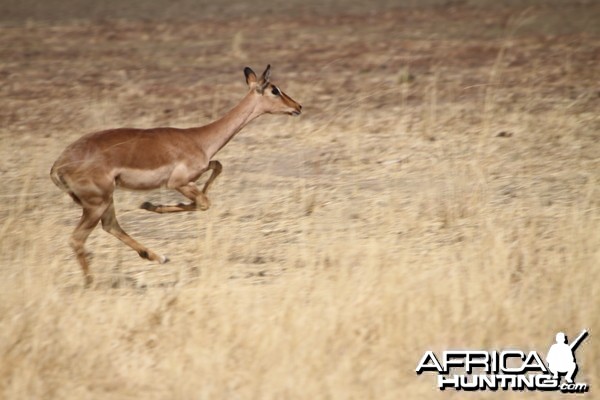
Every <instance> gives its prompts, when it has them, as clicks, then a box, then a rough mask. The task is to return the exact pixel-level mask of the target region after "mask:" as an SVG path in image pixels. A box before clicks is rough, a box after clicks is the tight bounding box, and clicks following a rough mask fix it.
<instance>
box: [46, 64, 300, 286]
mask: <svg viewBox="0 0 600 400" xmlns="http://www.w3.org/2000/svg"><path fill="white" fill-rule="evenodd" d="M270 73H271V66H270V65H268V66H267V68H266V69H265V71H264V72H263V74H262V76H261V77H260V78H257V76H256V74H255V73H254V71H252V69H250V68H248V67H246V68H245V69H244V75H245V76H246V83H247V84H248V87H249V92H248V94H247V95H246V96H245V97H244V98H243V99H242V101H241V102H240V103H239V104H238V105H237V106H235V107H234V108H233V109H232V110H230V111H229V112H228V113H227V114H225V115H224V116H223V117H222V118H221V119H219V120H217V121H215V122H212V123H210V124H208V125H205V126H201V127H198V128H188V129H177V128H152V129H133V128H119V129H111V130H106V131H101V132H94V133H90V134H87V135H85V136H83V137H81V138H80V139H78V140H77V141H75V142H74V143H72V144H71V145H69V146H68V147H67V148H66V149H65V150H64V151H63V153H62V154H61V155H60V157H59V158H58V160H56V162H55V163H54V165H53V166H52V170H51V171H50V176H51V178H52V181H53V182H54V184H56V186H58V187H59V188H60V189H61V190H63V191H65V192H66V193H68V194H69V195H70V196H71V198H72V199H73V200H74V201H75V203H77V204H79V205H80V206H81V208H82V209H83V213H82V215H81V219H80V220H79V223H78V224H77V227H76V228H75V230H74V231H73V234H72V235H71V241H70V243H71V246H72V247H73V250H74V251H75V255H76V256H77V260H78V261H79V264H80V265H81V269H82V271H83V275H84V280H85V285H86V286H89V285H90V284H91V283H92V281H93V278H92V275H91V274H90V270H89V263H88V260H87V258H86V252H85V248H84V245H85V241H86V240H87V238H88V236H89V235H90V233H91V232H92V231H93V230H94V228H95V227H96V225H98V222H99V221H102V229H104V230H105V231H106V232H108V233H110V234H112V235H114V236H115V237H116V238H117V239H119V240H121V241H122V242H123V243H125V244H126V245H128V246H129V247H131V248H132V249H134V250H135V251H137V252H138V254H139V255H140V257H142V258H146V259H148V260H150V261H156V262H158V263H161V264H163V263H166V262H167V261H169V259H168V258H167V257H165V256H164V255H160V254H158V253H155V252H154V251H152V250H150V249H148V248H147V247H145V246H143V245H142V244H140V243H138V242H137V241H136V240H134V239H133V238H132V237H131V236H129V235H128V234H127V233H126V232H125V231H124V230H123V228H121V226H119V223H118V222H117V218H116V215H115V206H114V203H113V192H114V190H115V188H118V187H121V188H127V189H134V190H150V189H156V188H160V187H167V188H169V189H175V190H177V191H178V192H179V193H181V194H182V195H183V196H185V197H187V198H188V199H189V200H191V201H190V202H189V203H187V204H184V203H179V204H176V205H162V204H151V203H149V202H145V203H143V204H142V205H141V208H143V209H145V210H148V211H153V212H156V213H171V212H180V211H197V210H202V211H204V210H207V209H208V208H209V207H210V201H209V200H208V197H207V196H206V194H207V192H208V189H209V188H210V186H211V184H212V183H213V182H214V180H215V179H216V178H217V176H219V174H220V173H221V170H222V168H223V167H222V165H221V163H220V162H219V161H216V160H212V158H213V157H214V156H215V154H217V152H218V151H219V150H221V149H222V148H223V146H225V145H226V144H227V143H228V142H229V141H230V140H231V139H232V138H233V136H235V134H236V133H238V132H239V131H240V130H241V129H242V128H243V127H244V126H246V124H248V123H249V122H250V121H252V120H253V119H255V118H257V117H258V116H260V115H262V114H289V115H299V114H300V113H301V111H302V106H301V105H300V104H298V103H297V102H296V101H294V100H292V98H291V97H289V96H288V95H286V94H285V93H284V92H282V91H281V90H280V89H279V88H278V87H277V86H275V85H274V84H273V83H271V82H270V81H269V76H270ZM208 170H211V171H212V173H211V175H210V177H209V178H208V180H207V181H206V183H205V184H204V187H203V188H202V189H199V188H198V186H196V183H195V182H196V180H197V179H198V178H199V177H200V176H201V175H202V174H203V173H205V172H206V171H208Z"/></svg>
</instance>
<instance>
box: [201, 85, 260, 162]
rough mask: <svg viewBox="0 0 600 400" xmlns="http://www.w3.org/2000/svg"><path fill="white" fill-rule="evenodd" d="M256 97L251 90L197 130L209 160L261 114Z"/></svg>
mask: <svg viewBox="0 0 600 400" xmlns="http://www.w3.org/2000/svg"><path fill="white" fill-rule="evenodd" d="M257 100H258V98H257V96H256V95H255V94H254V92H253V91H251V92H250V93H248V94H247V95H246V97H244V98H243V99H242V101H241V102H240V103H239V104H238V105H237V106H235V107H234V108H233V109H231V110H230V111H229V112H228V113H227V114H225V115H224V116H223V117H222V118H220V119H218V120H216V121H215V122H212V123H210V124H208V125H206V126H204V127H202V128H196V129H197V130H198V133H199V134H200V135H199V138H201V140H202V143H201V146H202V148H203V150H204V152H205V153H206V155H207V156H208V159H209V160H210V159H211V158H212V157H213V156H214V155H215V154H217V152H218V151H219V150H221V149H222V148H223V146H225V145H226V144H227V143H228V142H229V141H230V140H231V139H232V138H233V137H234V136H235V134H236V133H238V132H239V131H240V130H242V128H243V127H244V126H246V125H247V124H248V123H249V122H250V121H252V120H253V119H255V118H256V117H258V116H260V115H261V114H262V111H260V110H259V107H257V105H258V101H257Z"/></svg>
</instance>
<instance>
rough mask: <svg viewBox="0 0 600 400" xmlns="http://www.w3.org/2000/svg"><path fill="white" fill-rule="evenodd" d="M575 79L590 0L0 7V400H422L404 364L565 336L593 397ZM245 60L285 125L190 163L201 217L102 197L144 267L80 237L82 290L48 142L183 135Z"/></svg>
mask: <svg viewBox="0 0 600 400" xmlns="http://www.w3.org/2000/svg"><path fill="white" fill-rule="evenodd" d="M599 63H600V3H598V2H597V1H561V0H548V1H542V0H527V1H509V0H506V1H485V0H481V1H475V0H472V1H467V0H465V1H460V0H458V1H452V0H445V1H442V0H439V1H437V0H428V1H416V0H415V1H408V0H407V1H384V0H377V1H374V2H359V1H342V0H336V1H313V0H307V1H295V0H291V1H278V0H277V1H275V0H274V1H261V2H256V3H247V2H242V1H235V0H225V1H220V2H216V1H215V2H211V1H206V0H200V1H191V0H176V1H119V2H117V1H103V2H92V1H74V0H64V1H58V0H50V1H44V2H38V1H29V0H21V1H12V0H2V1H0V82H1V84H0V177H1V178H2V185H1V189H0V198H1V199H2V200H3V201H4V203H3V204H4V205H3V207H0V276H1V277H2V279H0V327H1V328H2V329H0V359H1V360H2V362H1V363H0V397H2V398H11V399H13V398H14V399H16V398H61V399H68V398H111V399H114V398H117V399H119V398H123V399H124V398H138V397H145V398H243V399H246V398H261V399H280V398H298V399H301V398H361V399H365V398H374V399H375V398H376V399H387V398H389V399H397V398H402V397H419V398H438V397H439V398H444V399H448V398H455V397H459V396H460V395H461V393H460V392H449V391H446V392H440V391H439V390H438V389H437V387H436V382H435V378H434V376H432V375H428V374H423V375H421V376H417V375H416V374H415V373H414V369H415V368H416V365H417V363H418V361H419V360H420V358H421V356H422V355H423V353H424V352H425V351H427V350H433V351H436V352H441V351H444V350H448V349H452V348H462V349H464V348H470V349H492V350H501V349H504V348H517V349H521V350H523V351H530V350H535V351H538V352H540V354H545V353H546V351H547V349H548V348H549V346H550V345H551V344H552V343H554V336H555V334H556V333H557V332H559V331H563V332H565V333H566V334H567V336H569V337H575V336H576V335H577V334H578V333H579V332H580V331H581V330H582V329H584V328H587V329H589V330H590V337H589V338H588V339H587V340H586V341H585V342H583V344H582V345H581V346H580V347H579V348H578V350H577V360H578V363H579V374H578V376H577V381H578V382H580V381H581V382H587V383H588V384H589V385H590V386H591V391H592V393H593V392H594V391H595V389H594V388H595V387H597V386H598V385H600V380H599V379H598V377H600V373H599V366H598V363H597V362H596V360H598V359H599V358H600V346H599V345H598V343H597V342H596V341H594V335H595V332H600V329H598V328H600V326H599V320H598V318H597V314H598V309H599V306H600V291H599V290H598V285H597V282H598V279H599V278H600V276H599V273H600V272H599V271H600V269H598V268H597V267H598V264H599V261H600V250H599V249H600V230H599V229H598V226H599V222H600V218H599V217H600V212H599V205H600V201H599V199H600V196H599V193H598V187H599V186H598V182H599V180H600V134H599V132H600V114H599V112H598V111H599V110H600V91H599V88H600V85H599V83H600V70H599V69H598V65H599ZM267 64H271V65H272V67H273V78H272V80H273V82H274V83H276V84H277V85H278V86H279V87H281V89H282V90H284V91H285V92H286V93H287V94H289V95H290V96H291V97H292V98H294V99H295V100H297V101H298V102H299V103H301V104H302V105H303V114H302V115H301V116H300V117H299V118H290V117H287V116H271V115H268V116H264V117H261V118H259V119H258V120H256V121H254V122H252V123H251V124H250V125H249V126H248V127H246V128H245V129H244V130H243V131H242V132H241V133H239V135H238V136H236V137H235V138H234V139H233V140H232V141H231V142H230V143H229V144H228V145H227V146H226V147H225V148H224V149H223V150H222V151H221V152H220V153H219V154H218V155H217V157H216V159H218V160H220V161H221V162H222V164H223V166H224V171H223V174H222V175H221V176H220V177H219V178H218V180H217V181H216V182H215V185H214V186H213V188H212V189H211V192H210V196H209V197H210V199H211V201H212V207H211V209H210V210H208V211H206V212H198V213H182V214H169V215H155V214H150V213H147V212H145V211H144V210H140V209H139V205H140V204H141V203H142V202H143V201H152V202H156V203H177V202H180V201H182V199H181V198H180V196H179V195H178V194H177V193H175V192H171V191H168V190H166V189H162V190H156V191H152V192H127V191H122V192H117V194H116V195H115V201H116V208H117V216H118V217H119V219H120V222H121V225H122V226H123V227H124V229H125V230H127V231H128V232H129V233H130V234H131V235H132V236H133V237H134V238H136V239H138V240H139V241H140V242H142V243H144V244H145V245H147V246H148V247H150V248H151V249H153V250H155V251H157V252H159V253H161V254H167V255H168V256H169V257H170V258H171V262H170V263H168V264H165V265H154V264H150V263H148V262H147V261H145V260H142V259H140V258H139V257H138V255H137V254H136V253H135V252H133V251H131V249H129V248H127V247H126V246H124V245H122V244H121V243H120V242H118V241H117V240H116V239H115V238H113V237H112V236H110V235H108V234H106V233H105V232H103V231H102V230H101V229H100V228H98V229H96V231H94V232H93V234H92V235H91V237H90V239H89V240H88V242H87V248H88V250H89V251H90V252H92V253H93V261H92V267H91V268H92V272H93V274H94V276H95V278H96V280H95V284H94V287H92V288H91V289H89V290H84V289H83V284H82V277H81V272H80V270H79V266H78V264H77V262H76V260H75V257H74V256H73V254H72V251H71V249H70V247H69V245H68V238H69V235H70V233H71V231H72V229H73V228H74V226H75V224H76V223H77V220H78V218H79V214H80V209H79V208H78V207H77V206H76V205H75V204H74V203H73V202H72V201H71V199H70V198H69V197H68V196H66V195H65V194H64V193H62V192H60V190H58V188H56V187H55V186H54V185H53V184H52V182H51V181H50V179H49V176H48V174H49V171H50V167H51V166H52V163H53V162H54V160H55V159H56V158H57V157H58V156H59V154H60V153H61V151H62V150H63V149H64V147H65V146H67V145H68V144H69V143H71V142H72V141H74V140H76V139H77V138H79V137H80V136H81V135H83V134H85V133H88V132H92V131H97V130H103V129H109V128H116V127H123V126H127V127H138V128H150V127H156V126H175V127H182V128H184V127H191V126H200V125H204V124H206V123H209V122H210V121H213V120H215V119H217V118H219V117H220V116H221V115H223V114H224V113H225V112H226V111H227V110H229V109H230V108H231V107H233V106H234V105H235V104H237V102H238V101H239V100H240V99H241V98H242V97H243V96H244V95H245V93H246V90H247V87H246V84H245V81H244V75H243V68H244V67H245V66H250V67H252V68H253V69H254V70H255V71H257V72H260V71H262V70H263V69H264V67H265V66H266V65H267ZM205 178H206V177H204V178H202V179H205ZM202 179H201V180H202ZM497 396H502V397H503V398H513V397H514V398H516V397H519V398H523V397H533V398H541V397H542V394H538V393H536V392H531V393H530V392H526V393H519V392H514V393H513V392H507V393H481V397H483V398H487V397H497Z"/></svg>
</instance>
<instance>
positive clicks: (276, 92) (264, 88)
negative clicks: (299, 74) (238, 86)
mask: <svg viewBox="0 0 600 400" xmlns="http://www.w3.org/2000/svg"><path fill="white" fill-rule="evenodd" d="M244 75H246V83H247V84H248V87H250V89H251V90H252V91H253V92H254V93H255V94H256V95H257V96H260V103H261V105H262V107H263V112H265V113H269V114H289V115H300V113H301V112H302V106H301V105H300V104H298V103H297V102H296V101H295V100H294V99H292V98H291V97H290V96H288V95H287V94H285V93H283V91H281V89H279V88H278V87H277V86H275V85H274V84H272V83H271V82H270V81H269V77H270V76H271V65H267V68H266V69H265V72H263V74H262V75H261V77H260V78H257V77H256V74H255V73H254V71H252V69H251V68H249V67H246V68H244Z"/></svg>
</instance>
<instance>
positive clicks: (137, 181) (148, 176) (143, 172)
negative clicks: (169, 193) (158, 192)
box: [115, 165, 173, 190]
mask: <svg viewBox="0 0 600 400" xmlns="http://www.w3.org/2000/svg"><path fill="white" fill-rule="evenodd" d="M172 170H173V168H172V167H171V166H168V165H167V166H164V167H160V168H156V169H135V168H120V169H119V170H118V171H115V184H116V185H117V187H122V188H126V189H134V190H146V189H156V188H159V187H163V186H166V185H167V182H168V181H169V177H170V176H171V172H172Z"/></svg>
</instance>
